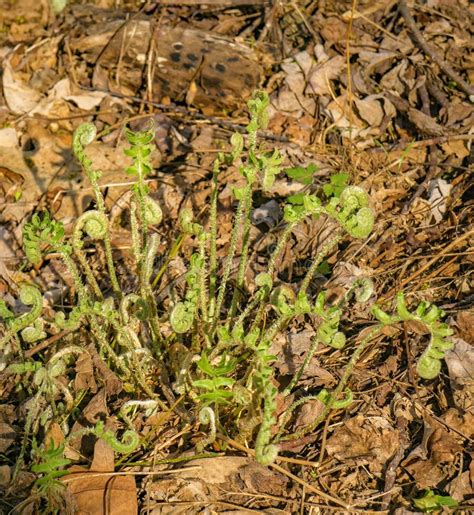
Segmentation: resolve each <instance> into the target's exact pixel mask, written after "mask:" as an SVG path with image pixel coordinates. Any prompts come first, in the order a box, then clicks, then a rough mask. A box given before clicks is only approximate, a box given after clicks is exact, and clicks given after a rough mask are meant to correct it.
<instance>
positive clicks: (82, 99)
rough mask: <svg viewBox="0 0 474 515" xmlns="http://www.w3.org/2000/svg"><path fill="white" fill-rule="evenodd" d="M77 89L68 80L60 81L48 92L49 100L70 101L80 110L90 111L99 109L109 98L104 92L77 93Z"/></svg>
mask: <svg viewBox="0 0 474 515" xmlns="http://www.w3.org/2000/svg"><path fill="white" fill-rule="evenodd" d="M74 90H75V88H74V86H73V85H72V84H71V81H70V80H69V79H68V78H65V79H61V80H60V81H58V82H57V83H56V84H55V85H54V86H53V87H52V88H51V90H50V91H49V92H48V98H49V99H50V100H51V101H52V100H61V99H64V100H68V101H69V102H73V103H74V104H76V105H77V107H78V108H79V109H82V110H84V111H90V110H91V109H93V108H94V107H97V106H98V105H99V104H100V103H101V102H102V100H103V99H104V98H105V97H106V96H107V93H103V92H102V91H87V92H84V91H82V90H81V91H79V92H75V91H74Z"/></svg>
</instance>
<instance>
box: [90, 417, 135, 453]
mask: <svg viewBox="0 0 474 515" xmlns="http://www.w3.org/2000/svg"><path fill="white" fill-rule="evenodd" d="M93 432H94V434H95V435H96V436H97V437H98V438H101V439H102V440H104V441H105V442H106V443H107V444H109V445H110V447H112V449H113V450H114V451H116V452H120V453H121V454H130V453H131V452H133V451H134V450H135V449H136V448H137V447H138V445H139V444H140V437H139V436H138V434H137V433H136V432H135V431H130V430H128V431H125V433H124V434H123V435H122V440H118V439H117V438H116V436H115V435H114V433H113V432H112V431H110V430H106V429H105V427H104V423H103V422H102V421H99V422H97V423H96V425H95V427H94V429H93Z"/></svg>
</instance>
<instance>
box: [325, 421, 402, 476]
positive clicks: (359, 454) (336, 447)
mask: <svg viewBox="0 0 474 515" xmlns="http://www.w3.org/2000/svg"><path fill="white" fill-rule="evenodd" d="M399 445H400V433H399V431H398V430H396V429H394V428H393V427H392V426H391V425H390V423H389V422H388V421H387V420H386V419H385V418H383V417H366V416H364V415H357V416H355V417H353V418H351V419H350V420H348V421H347V422H345V423H344V425H343V426H341V427H338V428H337V429H336V430H335V431H334V433H333V435H332V436H331V437H330V438H329V439H328V441H327V445H326V449H327V452H328V454H330V455H332V456H335V457H336V458H337V459H338V460H341V461H345V460H349V459H353V460H356V461H357V463H358V464H367V465H368V468H369V469H370V470H371V471H372V472H380V471H381V470H382V469H383V467H384V465H385V464H386V463H387V462H388V460H389V459H390V458H391V457H392V456H393V455H394V453H395V452H396V450H397V449H398V447H399Z"/></svg>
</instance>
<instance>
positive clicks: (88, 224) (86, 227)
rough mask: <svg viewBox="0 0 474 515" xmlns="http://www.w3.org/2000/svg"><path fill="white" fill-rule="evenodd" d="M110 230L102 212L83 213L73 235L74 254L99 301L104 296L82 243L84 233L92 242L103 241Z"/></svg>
mask: <svg viewBox="0 0 474 515" xmlns="http://www.w3.org/2000/svg"><path fill="white" fill-rule="evenodd" d="M108 230H109V221H108V219H107V217H106V216H105V215H104V214H103V213H101V212H100V211H96V210H92V211H87V212H85V213H83V214H82V215H81V216H80V217H79V218H78V219H77V222H76V224H75V226H74V231H73V235H72V247H73V249H74V252H75V253H76V256H77V258H78V259H79V262H80V263H81V265H82V268H83V269H84V272H85V274H86V277H87V281H88V282H89V284H90V286H91V287H92V289H93V290H94V293H95V295H96V297H98V298H99V299H102V298H103V295H102V292H101V290H100V287H99V285H98V283H97V280H96V278H95V277H94V274H93V273H92V269H91V267H90V265H89V262H88V260H87V259H86V256H85V254H84V252H83V251H82V247H83V245H84V242H83V241H82V233H86V234H87V235H88V236H89V237H90V238H91V239H92V240H102V239H104V238H105V237H106V235H107V233H108Z"/></svg>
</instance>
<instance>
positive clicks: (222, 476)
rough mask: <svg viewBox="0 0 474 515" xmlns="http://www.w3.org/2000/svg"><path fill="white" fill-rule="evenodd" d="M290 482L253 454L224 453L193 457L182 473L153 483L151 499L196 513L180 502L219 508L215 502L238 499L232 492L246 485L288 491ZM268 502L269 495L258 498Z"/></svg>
mask: <svg viewBox="0 0 474 515" xmlns="http://www.w3.org/2000/svg"><path fill="white" fill-rule="evenodd" d="M196 468H197V469H196ZM288 484H289V482H288V479H287V478H286V477H285V476H283V475H282V474H279V473H277V472H274V471H272V470H270V469H269V468H268V467H265V466H263V465H260V464H259V463H256V462H255V460H254V459H253V458H246V457H241V456H220V457H216V458H208V459H198V460H193V461H192V463H191V464H190V466H189V467H184V468H182V469H181V470H180V471H179V476H177V475H175V476H173V477H172V478H170V479H166V478H163V479H160V480H159V481H156V482H154V483H152V484H151V485H150V486H149V487H148V492H149V495H150V499H152V500H154V501H161V502H166V503H169V504H170V505H171V506H170V508H171V509H172V511H169V512H167V513H179V514H184V513H186V514H188V513H189V514H193V513H196V507H195V506H194V505H193V506H191V507H189V508H185V507H184V506H183V507H181V506H180V503H186V502H193V503H194V502H195V501H196V500H199V501H202V502H203V503H206V504H208V509H209V510H216V512H217V511H218V506H219V505H214V504H213V502H215V501H219V500H221V499H223V500H225V501H227V502H232V501H234V499H233V498H232V496H231V495H230V494H229V492H239V491H242V489H244V490H245V491H246V492H259V493H262V492H264V493H267V494H268V495H276V496H278V495H288ZM224 496H225V497H224ZM238 498H239V497H238V496H236V498H235V502H239V501H238ZM268 502H269V501H268V500H265V499H255V501H254V507H255V508H256V507H258V506H268V504H266V503H268ZM270 502H271V501H270ZM174 503H176V505H174ZM173 505H174V506H173ZM270 506H271V504H270ZM160 513H162V512H161V511H160Z"/></svg>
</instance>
